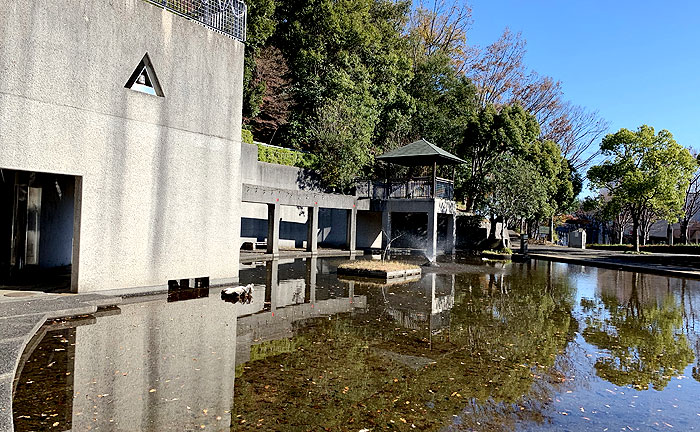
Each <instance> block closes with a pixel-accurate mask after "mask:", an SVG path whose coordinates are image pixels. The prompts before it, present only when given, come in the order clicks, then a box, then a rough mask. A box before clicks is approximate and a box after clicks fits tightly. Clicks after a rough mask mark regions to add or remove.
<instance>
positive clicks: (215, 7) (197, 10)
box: [145, 0, 247, 42]
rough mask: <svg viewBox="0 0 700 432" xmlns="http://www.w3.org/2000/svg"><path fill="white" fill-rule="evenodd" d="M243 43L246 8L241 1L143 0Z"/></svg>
mask: <svg viewBox="0 0 700 432" xmlns="http://www.w3.org/2000/svg"><path fill="white" fill-rule="evenodd" d="M145 1H147V2H148V3H151V4H154V5H156V6H160V7H162V8H164V9H166V10H169V11H170V12H173V13H176V14H178V15H180V16H182V17H184V18H187V19H191V20H193V21H197V22H198V23H200V24H202V25H203V26H205V27H208V28H210V29H212V30H215V31H217V32H220V33H223V34H225V35H227V36H230V37H232V38H234V39H237V40H239V41H241V42H245V32H246V19H247V6H246V4H245V3H244V2H243V1H242V0H145Z"/></svg>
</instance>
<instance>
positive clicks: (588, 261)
mask: <svg viewBox="0 0 700 432" xmlns="http://www.w3.org/2000/svg"><path fill="white" fill-rule="evenodd" d="M529 256H530V258H531V259H539V260H544V261H556V262H563V263H568V264H579V265H588V266H592V267H601V268H607V269H611V270H624V271H631V272H641V273H653V274H658V275H662V276H671V277H679V278H687V279H697V280H700V270H698V269H694V268H689V267H688V268H685V267H667V266H663V265H659V264H641V263H634V264H633V263H622V262H618V261H606V260H605V259H600V258H579V257H576V258H574V257H570V256H563V255H555V254H545V253H531V254H529Z"/></svg>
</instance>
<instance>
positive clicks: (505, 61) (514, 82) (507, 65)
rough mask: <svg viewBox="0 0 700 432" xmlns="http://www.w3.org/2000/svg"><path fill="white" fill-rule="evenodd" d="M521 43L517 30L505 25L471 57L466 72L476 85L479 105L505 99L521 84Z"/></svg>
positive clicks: (523, 69)
mask: <svg viewBox="0 0 700 432" xmlns="http://www.w3.org/2000/svg"><path fill="white" fill-rule="evenodd" d="M525 46H526V42H525V40H524V39H523V38H522V35H521V33H513V32H511V31H510V29H508V28H506V29H505V30H504V32H503V34H502V35H501V37H500V38H499V39H498V40H497V41H496V42H494V43H492V44H491V45H489V46H487V47H486V49H485V50H484V51H483V52H482V53H480V54H478V55H477V56H476V57H475V58H474V59H473V60H472V62H471V64H470V65H469V67H470V70H469V73H468V75H469V77H470V78H471V79H472V81H473V82H474V85H476V88H477V92H478V101H479V104H480V105H481V106H482V107H485V106H487V105H500V104H503V103H507V102H508V101H510V100H511V99H512V95H513V92H514V91H516V90H517V89H518V88H520V87H521V85H522V82H523V79H524V77H525V66H524V63H523V58H524V56H525V51H526V50H525Z"/></svg>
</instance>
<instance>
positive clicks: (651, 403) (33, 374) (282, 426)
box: [13, 258, 700, 431]
mask: <svg viewBox="0 0 700 432" xmlns="http://www.w3.org/2000/svg"><path fill="white" fill-rule="evenodd" d="M339 262H342V260H339V259H316V258H309V259H300V260H289V261H275V262H268V263H261V264H259V265H257V266H245V267H244V268H242V270H241V273H240V280H241V282H242V283H243V284H247V283H254V284H255V292H254V295H253V299H252V301H250V302H249V303H245V304H241V303H236V304H233V303H229V302H225V301H222V300H221V297H220V295H219V292H218V291H217V290H214V289H212V290H211V291H209V290H197V291H194V290H193V291H186V292H185V291H180V292H176V293H172V294H171V295H170V297H169V298H167V299H166V298H165V297H163V298H160V299H157V300H150V301H144V300H143V299H141V300H139V299H134V300H132V302H131V303H128V304H123V305H121V306H119V308H114V309H110V310H104V311H100V312H99V313H98V314H96V315H95V316H86V317H82V318H80V319H74V320H69V321H57V322H51V323H47V324H46V325H45V326H44V327H43V328H42V329H41V330H40V331H39V333H38V334H37V335H36V336H35V338H34V339H33V340H32V342H31V343H30V344H29V345H28V346H27V348H26V350H25V352H24V355H23V357H22V360H21V362H20V366H19V368H18V371H17V374H16V377H15V382H14V386H13V409H14V422H15V429H16V430H18V431H25V430H62V431H63V430H75V431H85V430H117V431H140V430H153V431H164V430H173V431H182V430H227V429H231V430H234V431H239V430H240V431H244V430H265V431H271V430H280V431H297V430H298V431H306V430H313V431H317V430H329V431H373V430H381V429H391V430H406V431H408V430H447V431H452V430H455V431H457V430H467V431H468V430H479V431H500V430H503V431H510V430H519V431H530V430H551V431H566V430H570V431H580V430H596V431H620V430H677V431H678V430H682V431H685V430H697V429H700V402H699V400H698V397H699V396H700V367H699V366H698V351H700V337H699V336H700V327H699V326H700V318H699V317H698V315H697V311H696V309H697V307H698V305H700V282H698V281H691V280H683V279H674V278H667V277H662V276H654V275H648V274H635V273H629V272H621V271H615V270H606V269H597V268H593V267H581V266H576V265H568V264H558V263H549V262H536V261H533V262H531V263H529V264H515V263H512V264H511V263H473V264H470V263H467V262H457V263H443V264H442V265H441V266H440V267H439V268H435V269H432V268H431V269H424V273H423V276H422V277H421V278H420V280H416V281H413V282H408V283H403V284H393V285H380V284H372V283H367V282H360V281H352V280H342V279H340V280H339V279H338V277H337V276H336V274H335V269H336V266H337V264H338V263H339Z"/></svg>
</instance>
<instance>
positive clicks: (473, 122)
mask: <svg viewBox="0 0 700 432" xmlns="http://www.w3.org/2000/svg"><path fill="white" fill-rule="evenodd" d="M539 133H540V129H539V125H538V124H537V120H536V119H535V117H533V116H532V115H530V114H529V113H527V112H526V111H525V110H524V109H523V108H522V107H520V106H519V105H506V106H503V107H501V108H500V109H498V108H496V107H495V106H493V105H489V106H487V107H485V108H482V109H479V110H478V111H477V112H475V113H474V114H472V116H471V118H470V119H469V121H468V123H467V126H466V129H465V131H464V138H463V140H462V143H461V145H460V146H459V147H458V148H457V155H458V156H460V157H462V158H463V159H464V160H466V161H467V162H468V163H469V164H468V165H467V166H462V167H460V169H459V173H458V174H459V176H458V179H457V180H458V185H457V193H458V195H459V196H460V197H461V198H464V199H465V201H466V203H467V208H474V207H478V206H479V205H480V204H481V202H482V200H483V198H484V197H485V195H486V194H487V191H488V187H487V179H488V177H489V176H490V175H491V174H493V173H494V172H495V171H496V170H499V169H501V165H500V164H499V163H497V161H499V158H500V157H501V156H502V155H504V154H513V155H517V154H521V153H522V152H524V151H525V149H526V148H528V147H529V146H530V144H531V143H533V142H535V140H537V137H538V135H539Z"/></svg>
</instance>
